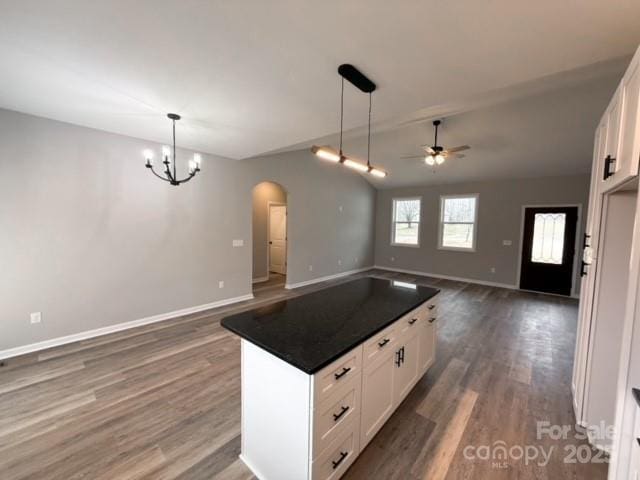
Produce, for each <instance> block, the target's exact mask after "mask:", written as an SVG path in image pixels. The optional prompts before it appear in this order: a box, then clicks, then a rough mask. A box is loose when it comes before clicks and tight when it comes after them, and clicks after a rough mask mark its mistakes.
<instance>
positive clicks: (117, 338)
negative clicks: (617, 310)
mask: <svg viewBox="0 0 640 480" xmlns="http://www.w3.org/2000/svg"><path fill="white" fill-rule="evenodd" d="M375 274H376V275H379V276H386V277H398V278H402V279H403V280H409V281H411V280H415V281H417V282H419V283H423V284H428V285H435V286H437V287H439V288H441V289H442V299H441V311H440V318H439V325H438V328H439V331H438V352H437V360H436V363H435V364H434V365H433V367H432V368H431V369H430V370H429V372H428V373H427V375H426V376H425V377H424V378H423V379H422V380H421V381H420V382H419V383H418V385H417V386H416V387H415V389H414V390H413V392H412V393H411V394H410V395H409V397H407V399H406V400H405V402H404V403H403V404H402V405H401V406H400V407H399V409H398V411H397V412H396V413H395V414H394V415H393V416H392V417H391V419H390V420H389V422H388V423H387V424H386V425H385V426H384V427H383V429H382V430H381V431H380V432H379V434H378V435H377V436H376V438H375V439H374V440H373V441H372V442H371V443H370V444H369V446H368V447H367V448H366V449H365V451H364V452H362V454H361V456H360V457H359V458H358V460H357V461H356V462H355V463H354V465H353V466H352V467H351V468H350V470H349V471H348V472H347V474H346V476H345V478H348V479H409V480H415V479H428V480H434V479H435V480H437V479H448V480H452V479H473V480H477V479H480V480H482V479H491V480H493V479H498V480H499V479H510V480H511V479H550V480H558V479H604V478H606V465H602V464H592V463H588V464H580V463H565V462H564V461H563V459H564V458H565V456H566V454H567V451H565V448H572V447H570V445H582V444H584V441H581V440H576V439H574V438H573V433H574V432H572V433H571V434H570V435H569V438H568V439H567V440H559V441H554V440H551V439H549V438H544V439H542V440H538V439H536V422H537V421H549V422H551V423H552V424H558V425H573V423H574V417H573V413H572V407H571V394H570V380H571V368H572V357H573V347H574V341H575V329H576V316H577V304H576V302H575V300H571V299H564V298H559V297H550V296H543V295H537V294H532V293H523V292H518V291H511V290H504V289H498V288H493V287H485V286H478V285H470V284H466V283H461V282H453V281H447V280H437V279H431V278H426V277H415V276H408V275H400V274H392V273H389V272H380V271H378V272H375ZM345 280H348V279H341V280H338V281H333V282H327V283H325V284H318V285H313V286H309V287H305V288H301V289H298V290H295V291H285V290H283V289H282V288H281V285H265V286H262V287H260V286H258V287H257V288H256V289H255V292H254V293H255V295H256V298H255V299H254V300H251V301H249V302H245V303H243V304H237V305H234V306H230V307H225V308H221V309H217V310H214V311H211V312H206V313H203V314H196V315H191V316H188V317H184V318H180V319H176V320H171V321H167V322H162V323H158V324H154V325H149V326H146V327H141V328H138V329H135V330H129V331H126V332H119V333H116V334H112V335H108V336H104V337H99V338H95V339H91V340H87V341H84V342H78V343H74V344H70V345H67V346H63V347H59V348H55V349H51V350H47V351H43V352H40V353H37V354H31V355H27V356H24V357H19V358H16V359H10V360H8V361H7V366H5V367H2V368H0V478H1V479H2V480H9V479H61V480H62V479H64V480H69V479H80V478H82V479H92V480H93V479H133V478H135V479H207V480H209V479H229V480H233V479H247V478H252V477H251V475H250V473H249V471H248V470H247V469H246V468H245V467H244V466H243V465H242V463H241V462H240V461H239V460H238V459H237V456H238V454H239V450H240V349H239V341H238V339H237V338H235V337H234V336H232V335H231V334H229V333H228V332H226V331H225V330H223V329H222V328H221V327H220V325H219V320H220V318H222V317H223V316H224V315H226V314H228V313H230V312H237V311H240V310H242V309H247V308H251V307H255V306H258V305H265V304H268V303H270V302H272V301H275V300H279V299H282V298H285V297H290V296H295V295H299V294H302V293H305V292H308V291H312V290H315V289H318V288H323V287H325V286H327V285H329V284H333V283H339V282H342V281H345ZM500 441H502V442H505V445H506V446H507V448H512V447H515V446H522V447H523V448H524V447H525V446H527V445H532V446H534V447H543V448H545V451H548V450H549V448H551V447H553V453H552V454H551V457H550V461H549V463H548V465H547V466H546V467H541V466H538V465H535V464H533V465H532V464H530V465H525V461H524V459H517V458H516V459H514V458H507V459H506V460H504V461H499V460H495V459H494V460H482V459H477V458H476V459H475V460H473V459H471V460H470V459H467V458H465V455H464V452H465V450H466V451H467V452H469V450H468V449H466V447H467V446H471V447H476V448H477V447H482V446H488V447H494V446H496V445H502V444H496V442H500ZM568 446H569V447H568ZM481 451H482V452H483V453H484V450H481ZM495 451H496V450H492V453H493V452H495ZM517 452H518V450H517V449H516V450H515V451H514V453H516V454H517ZM516 456H517V455H516ZM539 460H540V459H538V460H537V461H539Z"/></svg>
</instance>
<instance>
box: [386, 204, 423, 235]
mask: <svg viewBox="0 0 640 480" xmlns="http://www.w3.org/2000/svg"><path fill="white" fill-rule="evenodd" d="M402 200H417V201H418V202H420V220H418V222H417V223H418V243H416V244H413V243H396V242H395V226H396V223H397V222H396V202H397V201H402ZM400 223H403V222H400ZM421 230H422V197H421V196H413V197H393V198H392V199H391V246H392V247H409V248H420V231H421Z"/></svg>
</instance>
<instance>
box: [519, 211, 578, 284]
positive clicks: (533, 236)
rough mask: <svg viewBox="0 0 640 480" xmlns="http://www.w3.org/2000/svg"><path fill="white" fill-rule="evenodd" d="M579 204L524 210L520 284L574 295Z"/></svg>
mask: <svg viewBox="0 0 640 480" xmlns="http://www.w3.org/2000/svg"><path fill="white" fill-rule="evenodd" d="M577 221H578V207H530V208H526V209H525V213H524V238H523V241H522V260H521V261H522V268H521V270H520V288H522V289H523V290H535V291H538V292H546V293H556V294H559V295H571V285H572V283H573V257H574V254H575V242H576V226H577Z"/></svg>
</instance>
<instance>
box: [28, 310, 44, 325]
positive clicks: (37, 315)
mask: <svg viewBox="0 0 640 480" xmlns="http://www.w3.org/2000/svg"><path fill="white" fill-rule="evenodd" d="M30 318H31V323H40V322H41V321H42V312H33V313H32V314H31V316H30Z"/></svg>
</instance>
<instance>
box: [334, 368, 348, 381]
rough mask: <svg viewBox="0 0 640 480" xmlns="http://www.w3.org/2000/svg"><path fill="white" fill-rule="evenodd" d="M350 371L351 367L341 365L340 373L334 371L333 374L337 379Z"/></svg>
mask: <svg viewBox="0 0 640 480" xmlns="http://www.w3.org/2000/svg"><path fill="white" fill-rule="evenodd" d="M350 371H351V367H349V368H347V367H342V371H341V372H340V373H334V374H333V376H334V377H336V380H339V379H341V378H342V377H344V376H345V375H346V374H347V373H349V372H350Z"/></svg>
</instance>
